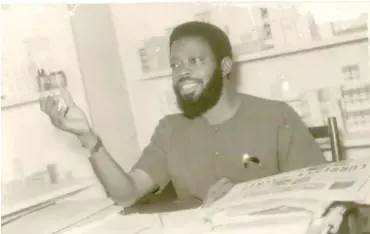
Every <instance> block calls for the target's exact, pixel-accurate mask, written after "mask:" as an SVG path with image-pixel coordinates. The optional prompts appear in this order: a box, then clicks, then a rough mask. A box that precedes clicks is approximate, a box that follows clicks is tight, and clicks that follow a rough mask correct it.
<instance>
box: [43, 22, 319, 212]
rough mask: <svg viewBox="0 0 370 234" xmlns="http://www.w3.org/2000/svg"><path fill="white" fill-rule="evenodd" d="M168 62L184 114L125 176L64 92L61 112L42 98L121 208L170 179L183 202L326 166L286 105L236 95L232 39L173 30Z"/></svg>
mask: <svg viewBox="0 0 370 234" xmlns="http://www.w3.org/2000/svg"><path fill="white" fill-rule="evenodd" d="M170 63H171V68H172V77H173V87H174V91H175V93H176V96H177V101H178V105H179V107H180V109H181V110H182V113H181V114H175V115H170V116H166V117H164V118H163V119H161V120H160V121H159V124H158V126H157V127H156V129H155V132H154V134H153V136H152V138H151V142H150V144H149V145H148V146H147V147H146V148H145V149H144V151H143V153H142V156H141V157H140V159H139V161H138V162H137V163H136V165H135V166H134V167H133V169H132V170H131V171H130V172H124V171H123V170H122V168H120V167H119V166H118V165H117V163H116V162H115V161H114V160H113V159H112V157H111V156H110V155H109V153H108V152H107V150H106V149H105V148H104V146H103V144H102V142H101V140H100V138H99V137H98V134H97V133H95V132H94V131H92V129H91V128H90V127H89V125H88V122H87V120H86V118H85V116H84V113H83V112H82V111H81V109H79V108H78V107H77V106H76V105H75V104H74V102H73V100H72V99H71V97H70V96H69V94H68V92H67V91H66V90H62V97H64V99H66V103H67V106H65V107H62V108H59V109H58V103H59V100H58V99H55V98H51V97H49V98H47V99H45V100H42V101H41V109H42V110H43V111H44V112H45V113H46V114H48V115H49V116H50V119H51V122H52V123H53V124H54V126H56V127H57V128H59V129H62V130H64V131H68V132H70V133H73V134H75V135H76V136H77V137H78V138H79V140H80V141H81V142H82V144H83V146H84V147H85V148H86V149H89V150H90V152H91V157H90V162H91V164H92V167H93V169H94V171H95V173H96V175H97V176H98V177H99V179H100V181H101V182H102V184H103V186H104V187H105V189H106V190H107V193H108V195H109V196H110V197H111V198H112V199H113V200H115V201H116V202H117V203H118V204H121V205H124V206H130V205H132V204H134V203H135V202H136V201H138V199H139V198H141V197H143V196H145V195H146V194H149V193H151V192H153V191H156V190H158V189H159V191H161V190H162V189H163V188H164V187H165V186H166V185H167V184H168V183H169V182H170V181H172V183H173V185H174V187H175V190H176V193H177V195H178V197H179V198H180V199H185V200H186V199H192V198H196V199H199V200H201V201H204V200H207V201H208V202H209V201H212V200H213V199H217V197H218V196H219V194H221V193H222V192H224V191H225V190H226V191H227V190H228V189H230V188H231V187H232V185H233V184H234V183H237V182H242V181H247V180H251V179H256V178H260V177H264V176H269V175H274V174H277V173H281V172H284V171H289V170H292V169H298V168H302V167H307V166H310V165H316V164H321V163H325V162H326V161H325V158H324V156H323V154H322V152H321V151H320V149H319V147H318V145H317V144H316V142H315V141H314V139H313V137H312V136H311V135H310V133H309V131H308V129H307V128H306V126H305V125H304V123H303V122H302V121H301V119H300V117H299V116H298V115H297V114H296V112H294V110H293V109H292V108H291V107H289V106H288V105H287V104H285V103H282V102H278V101H273V100H267V99H263V98H258V97H254V96H251V95H246V94H240V93H238V92H237V91H236V87H235V82H234V81H235V80H234V77H232V76H231V71H232V65H233V60H232V51H231V46H230V42H229V39H228V37H227V35H226V34H225V33H224V32H223V31H222V30H220V29H219V28H217V27H215V26H213V25H211V24H207V23H201V22H189V23H185V24H182V25H179V26H178V27H176V28H175V29H174V31H173V33H172V34H171V37H170ZM261 82H262V81H261ZM123 157H124V156H123ZM251 159H254V160H255V161H256V160H257V162H258V163H252V162H250V163H249V161H248V160H251ZM258 164H260V165H258ZM210 188H212V189H210ZM218 193H219V194H218ZM217 194H218V195H217ZM208 199H209V200H208Z"/></svg>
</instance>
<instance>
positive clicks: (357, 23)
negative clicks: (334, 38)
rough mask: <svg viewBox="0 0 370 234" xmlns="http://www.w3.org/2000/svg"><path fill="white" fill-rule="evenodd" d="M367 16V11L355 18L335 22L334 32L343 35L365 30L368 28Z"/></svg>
mask: <svg viewBox="0 0 370 234" xmlns="http://www.w3.org/2000/svg"><path fill="white" fill-rule="evenodd" d="M367 18H368V15H367V14H366V13H363V14H361V15H360V16H359V17H357V18H355V19H349V20H342V21H336V22H333V31H334V34H335V35H343V34H348V33H353V32H360V31H365V30H367Z"/></svg>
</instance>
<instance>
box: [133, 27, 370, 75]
mask: <svg viewBox="0 0 370 234" xmlns="http://www.w3.org/2000/svg"><path fill="white" fill-rule="evenodd" d="M364 40H368V35H367V31H364V32H357V33H351V34H348V35H341V36H333V37H332V38H330V39H325V40H320V41H312V42H311V43H309V44H305V45H296V46H294V45H293V46H290V45H289V46H285V47H281V48H275V49H270V50H265V51H260V52H258V53H250V54H243V55H239V56H237V57H235V58H234V61H235V62H236V63H244V62H251V61H256V60H262V59H270V58H275V57H281V56H288V55H292V54H297V53H305V52H309V51H314V50H320V49H325V48H330V47H334V46H342V45H345V44H348V43H354V42H358V41H364ZM170 75H171V69H165V70H161V71H155V72H150V73H147V74H143V75H142V77H141V78H140V80H139V81H145V80H149V79H159V78H163V77H167V76H170Z"/></svg>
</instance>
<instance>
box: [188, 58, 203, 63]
mask: <svg viewBox="0 0 370 234" xmlns="http://www.w3.org/2000/svg"><path fill="white" fill-rule="evenodd" d="M201 62H202V60H201V59H200V58H191V59H190V63H191V64H200V63H201Z"/></svg>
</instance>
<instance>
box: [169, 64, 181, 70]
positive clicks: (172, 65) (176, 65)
mask: <svg viewBox="0 0 370 234" xmlns="http://www.w3.org/2000/svg"><path fill="white" fill-rule="evenodd" d="M178 67H179V65H178V64H176V63H172V64H171V68H172V69H175V68H178Z"/></svg>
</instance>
